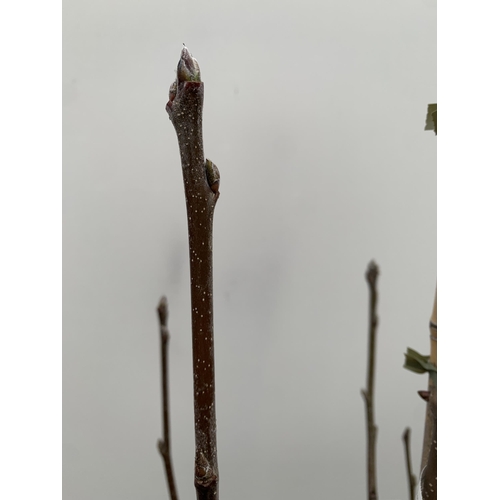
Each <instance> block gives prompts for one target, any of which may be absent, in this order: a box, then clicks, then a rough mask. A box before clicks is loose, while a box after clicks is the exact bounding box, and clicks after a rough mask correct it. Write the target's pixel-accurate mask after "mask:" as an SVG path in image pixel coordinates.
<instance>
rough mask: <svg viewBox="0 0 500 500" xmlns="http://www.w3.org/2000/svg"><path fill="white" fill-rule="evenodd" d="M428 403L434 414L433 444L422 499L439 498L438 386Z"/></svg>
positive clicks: (426, 462)
mask: <svg viewBox="0 0 500 500" xmlns="http://www.w3.org/2000/svg"><path fill="white" fill-rule="evenodd" d="M428 405H429V407H430V411H431V415H432V433H431V445H430V449H429V453H428V455H427V457H426V460H425V466H424V468H423V469H422V474H421V477H420V485H419V487H420V488H421V491H422V500H437V387H434V388H433V389H432V391H431V395H430V398H429V403H428Z"/></svg>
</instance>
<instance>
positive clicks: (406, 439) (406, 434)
mask: <svg viewBox="0 0 500 500" xmlns="http://www.w3.org/2000/svg"><path fill="white" fill-rule="evenodd" d="M410 434H411V430H410V428H409V427H407V428H406V429H405V431H404V433H403V443H404V447H405V457H406V474H407V477H408V488H409V490H410V500H415V486H416V484H417V478H416V477H415V475H414V474H413V470H412V466H411V453H410Z"/></svg>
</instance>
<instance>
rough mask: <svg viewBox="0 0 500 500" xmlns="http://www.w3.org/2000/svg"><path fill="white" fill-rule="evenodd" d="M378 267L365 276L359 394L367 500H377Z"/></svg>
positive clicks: (372, 267) (372, 264)
mask: <svg viewBox="0 0 500 500" xmlns="http://www.w3.org/2000/svg"><path fill="white" fill-rule="evenodd" d="M378 275H379V269H378V266H377V265H376V264H375V262H374V261H371V262H370V263H369V264H368V269H367V271H366V274H365V278H366V281H367V282H368V288H369V290H370V306H369V348H368V373H367V382H366V384H367V388H366V390H362V391H361V394H362V395H363V398H364V400H365V404H366V432H367V470H368V500H378V492H377V469H376V449H375V445H376V440H377V426H376V425H375V411H374V384H375V340H376V333H377V324H378V318H377V298H378V297H377V295H378V294H377V278H378Z"/></svg>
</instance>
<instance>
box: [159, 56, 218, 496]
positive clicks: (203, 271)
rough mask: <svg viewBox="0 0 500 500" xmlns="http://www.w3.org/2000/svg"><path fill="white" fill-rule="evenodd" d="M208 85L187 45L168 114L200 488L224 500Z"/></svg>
mask: <svg viewBox="0 0 500 500" xmlns="http://www.w3.org/2000/svg"><path fill="white" fill-rule="evenodd" d="M203 96H204V86H203V83H202V81H201V75H200V68H199V66H198V62H197V61H196V59H194V58H193V57H192V56H191V54H190V52H189V51H188V49H187V48H186V47H184V48H183V49H182V52H181V58H180V60H179V63H178V66H177V80H176V81H175V82H174V83H173V84H172V86H171V87H170V93H169V101H168V103H167V106H166V110H167V113H168V115H169V117H170V120H171V121H172V123H173V125H174V128H175V131H176V133H177V139H178V142H179V150H180V155H181V166H182V173H183V178H184V191H185V195H186V207H187V217H188V233H189V257H190V274H191V324H192V341H193V385H194V420H195V445H196V452H195V487H196V492H197V497H198V500H216V499H217V498H218V482H219V481H218V476H219V471H218V465H217V442H216V418H215V367H214V339H213V334H214V329H213V284H212V281H213V280H212V227H213V213H214V209H215V204H216V202H217V199H218V197H219V182H220V176H219V171H218V169H217V167H216V166H215V165H214V164H213V163H212V162H210V161H209V160H207V161H205V157H204V153H203V134H202V114H203Z"/></svg>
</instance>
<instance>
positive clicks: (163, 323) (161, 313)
mask: <svg viewBox="0 0 500 500" xmlns="http://www.w3.org/2000/svg"><path fill="white" fill-rule="evenodd" d="M157 311H158V319H159V321H160V342H161V392H162V403H163V441H162V440H161V439H159V440H158V443H157V445H158V451H159V452H160V455H161V456H162V457H163V463H164V465H165V474H166V476H167V485H168V490H169V493H170V498H171V500H177V499H178V496H177V489H176V487H175V477H174V470H173V467H172V460H171V454H170V422H169V404H168V403H169V398H168V341H169V338H170V334H169V333H168V329H167V321H168V310H167V298H166V297H162V298H161V300H160V303H159V304H158V308H157Z"/></svg>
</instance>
